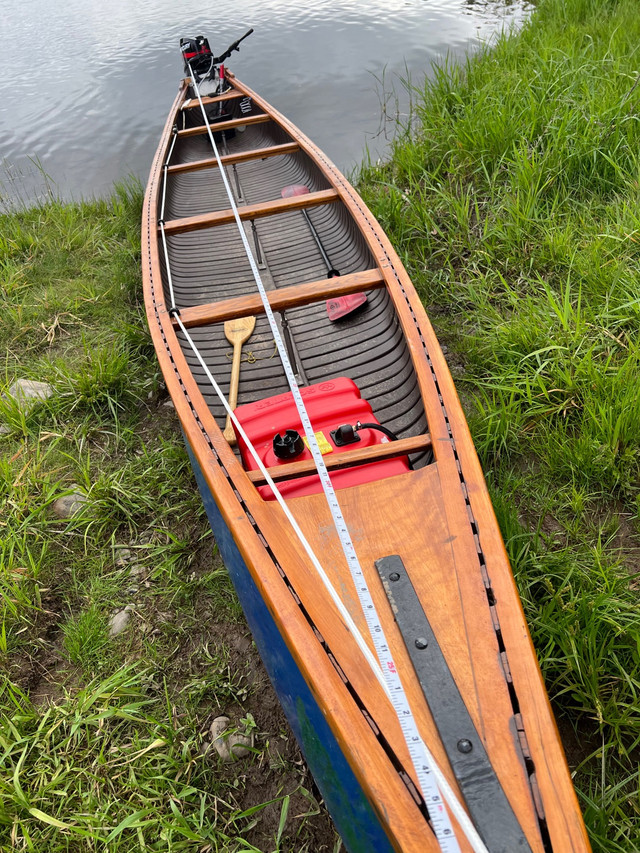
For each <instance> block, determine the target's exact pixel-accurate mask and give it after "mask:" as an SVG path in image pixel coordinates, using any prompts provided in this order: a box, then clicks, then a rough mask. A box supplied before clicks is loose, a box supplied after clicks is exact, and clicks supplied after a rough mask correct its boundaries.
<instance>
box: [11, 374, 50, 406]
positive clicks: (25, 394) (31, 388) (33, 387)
mask: <svg viewBox="0 0 640 853" xmlns="http://www.w3.org/2000/svg"><path fill="white" fill-rule="evenodd" d="M9 394H10V395H11V396H12V397H14V398H15V399H16V400H18V401H20V402H26V401H27V400H46V399H47V397H50V396H51V395H52V394H53V388H52V386H51V385H49V383H48V382H38V381H37V380H36V379H16V381H15V382H14V383H13V385H12V386H11V387H10V388H9Z"/></svg>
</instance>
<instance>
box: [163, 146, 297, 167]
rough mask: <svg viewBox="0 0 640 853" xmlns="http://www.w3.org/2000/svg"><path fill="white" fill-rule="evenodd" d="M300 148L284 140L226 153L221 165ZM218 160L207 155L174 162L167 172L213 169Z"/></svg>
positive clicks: (292, 151)
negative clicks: (189, 160)
mask: <svg viewBox="0 0 640 853" xmlns="http://www.w3.org/2000/svg"><path fill="white" fill-rule="evenodd" d="M299 150H300V146H299V145H298V143H297V142H285V143H283V144H282V145H269V146H268V147H267V148H252V149H251V151H238V153H237V154H226V155H225V156H223V157H221V158H220V159H221V160H222V165H223V166H227V165H231V164H232V163H246V162H247V161H249V160H265V159H266V158H267V157H277V156H279V155H281V154H294V153H295V152H296V151H299ZM217 165H218V161H217V160H216V158H215V157H207V159H206V160H192V161H191V162H187V163H176V164H175V165H174V166H169V167H168V169H167V172H168V173H169V174H170V175H175V174H176V173H178V172H195V171H197V170H198V169H215V168H216V167H217Z"/></svg>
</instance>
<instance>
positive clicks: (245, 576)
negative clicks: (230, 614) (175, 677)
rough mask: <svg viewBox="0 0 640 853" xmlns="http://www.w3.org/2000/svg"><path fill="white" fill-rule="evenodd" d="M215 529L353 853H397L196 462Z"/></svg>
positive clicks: (281, 693) (331, 810)
mask: <svg viewBox="0 0 640 853" xmlns="http://www.w3.org/2000/svg"><path fill="white" fill-rule="evenodd" d="M186 444H187V450H188V451H189V456H190V458H191V464H192V466H193V470H194V473H195V476H196V481H197V483H198V488H199V490H200V494H201V496H202V500H203V503H204V506H205V510H206V513H207V516H208V518H209V523H210V524H211V529H212V530H213V534H214V536H215V538H216V542H217V545H218V549H219V551H220V554H221V556H222V559H223V561H224V563H225V565H226V567H227V570H228V572H229V575H230V577H231V580H232V582H233V585H234V587H235V589H236V592H237V594H238V598H239V599H240V603H241V604H242V608H243V610H244V613H245V616H246V618H247V622H248V623H249V627H250V629H251V632H252V634H253V638H254V640H255V642H256V645H257V647H258V651H259V652H260V656H261V658H262V661H263V663H264V665H265V668H266V670H267V673H268V675H269V678H270V679H271V683H272V684H273V686H274V688H275V691H276V693H277V694H278V698H279V700H280V703H281V705H282V708H283V710H284V712H285V714H286V717H287V720H288V721H289V725H290V726H291V729H292V730H293V733H294V734H295V736H296V739H297V741H298V743H299V745H300V749H301V750H302V753H303V755H304V757H305V760H306V762H307V765H308V767H309V769H310V770H311V773H312V774H313V777H314V779H315V781H316V784H317V785H318V788H319V789H320V791H321V793H322V796H323V798H324V801H325V803H326V806H327V808H328V810H329V813H330V814H331V817H332V818H333V821H334V823H335V825H336V828H337V830H338V832H339V833H340V836H341V838H342V840H343V842H344V845H345V847H346V848H347V850H348V851H349V853H393V847H392V846H391V844H390V842H389V839H388V837H387V835H386V833H385V832H384V830H383V828H382V826H381V824H380V821H379V820H378V818H377V816H376V814H375V812H374V811H373V809H372V808H371V805H370V804H369V801H368V800H367V798H366V797H365V795H364V792H363V790H362V787H361V786H360V784H359V782H358V780H357V779H356V777H355V775H354V773H353V771H352V770H351V767H350V766H349V764H348V763H347V761H346V759H345V757H344V754H343V753H342V750H341V749H340V746H339V745H338V742H337V741H336V739H335V737H334V735H333V732H332V731H331V729H330V728H329V725H328V724H327V721H326V719H325V717H324V715H323V714H322V711H321V710H320V708H319V706H318V704H317V702H316V700H315V699H314V697H313V695H312V693H311V691H310V689H309V686H308V684H307V682H306V681H305V680H304V678H303V677H302V674H301V673H300V670H299V669H298V666H297V665H296V662H295V660H294V659H293V657H292V655H291V653H290V652H289V649H288V648H287V645H286V643H285V642H284V639H283V637H282V635H281V633H280V631H279V629H278V626H277V625H276V623H275V622H274V620H273V618H272V616H271V614H270V613H269V610H268V608H267V607H266V605H265V603H264V601H263V599H262V597H261V595H260V593H259V591H258V588H257V587H256V585H255V583H254V581H253V579H252V577H251V574H250V572H249V570H248V568H247V565H246V563H245V561H244V559H243V558H242V555H241V554H240V551H239V550H238V546H237V545H236V543H235V541H234V539H233V537H232V535H231V532H230V531H229V528H228V527H227V525H226V524H225V522H224V519H223V517H222V515H221V513H220V510H219V509H218V506H217V504H216V502H215V500H214V498H213V495H212V494H211V492H210V490H209V487H208V485H207V483H206V481H205V478H204V476H203V474H202V471H201V469H200V466H199V464H198V462H197V460H196V459H195V458H194V456H193V453H192V452H191V449H190V448H189V444H188V442H186Z"/></svg>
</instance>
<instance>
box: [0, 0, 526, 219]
mask: <svg viewBox="0 0 640 853" xmlns="http://www.w3.org/2000/svg"><path fill="white" fill-rule="evenodd" d="M531 8H532V7H531V6H530V5H529V3H528V2H527V0H510V1H509V0H314V2H313V3H311V2H309V0H262V2H260V3H256V2H249V0H235V2H233V3H231V2H230V1H229V0H219V2H218V3H217V4H215V3H212V4H205V3H202V2H199V3H198V2H195V0H182V2H181V3H180V4H177V3H175V2H172V0H65V2H64V3H62V2H55V0H54V1H53V2H52V0H21V1H20V0H0V16H1V18H0V19H1V20H2V45H3V49H2V51H0V88H1V89H2V95H1V97H0V206H2V204H5V205H6V204H11V203H15V202H18V203H29V202H31V201H35V200H37V199H39V198H42V197H43V196H44V195H45V194H46V193H47V192H53V193H55V195H57V196H59V197H61V198H63V199H70V198H76V199H79V198H88V197H92V196H101V195H104V194H106V193H108V192H109V190H110V188H111V187H112V185H113V182H114V181H116V180H118V179H121V178H124V177H126V176H127V175H135V176H137V177H140V178H141V179H142V180H143V181H145V180H146V176H147V174H148V171H149V167H150V165H151V159H152V156H153V153H154V150H155V147H156V145H157V141H158V138H159V135H160V132H161V129H162V127H163V124H164V120H165V118H166V115H167V113H168V111H169V107H170V105H171V103H172V101H173V99H174V97H175V93H176V91H177V87H178V83H179V80H180V78H181V76H182V63H181V58H180V51H179V39H180V36H192V35H197V34H199V33H203V34H204V35H206V36H208V38H209V40H210V42H211V46H212V49H213V50H214V53H221V52H222V50H223V49H224V48H226V47H227V46H228V45H229V44H230V43H231V42H233V41H235V40H236V39H237V38H238V37H239V36H241V35H242V34H243V33H244V32H246V30H247V29H249V28H250V27H253V28H254V30H255V31H254V33H253V35H251V36H250V37H249V38H248V39H247V40H246V41H245V42H243V43H242V46H241V50H240V52H239V53H234V54H233V58H232V60H230V61H229V63H228V64H229V67H230V68H231V69H232V70H233V71H234V72H235V73H236V75H237V76H238V77H239V78H240V79H241V80H243V81H244V82H245V83H247V84H248V85H249V86H251V87H252V88H254V89H256V90H257V91H258V92H259V93H260V94H262V95H263V96H264V97H266V99H267V100H268V101H270V102H271V103H272V104H273V105H274V106H275V107H277V108H278V109H279V110H280V111H281V112H283V113H284V114H285V115H286V116H287V117H288V118H290V119H291V120H292V121H293V122H294V123H295V124H297V125H298V126H299V127H300V128H301V129H302V130H303V131H304V132H305V133H306V134H307V135H308V136H310V137H311V138H312V139H313V140H314V141H315V142H316V143H317V144H318V145H319V146H320V147H321V148H322V149H323V150H324V151H325V152H326V153H327V154H328V155H329V157H330V158H331V159H332V160H333V161H334V162H335V163H336V164H337V165H338V166H339V167H340V168H342V169H344V170H345V171H347V172H348V171H349V170H350V169H352V168H353V167H354V166H355V165H356V164H358V163H359V162H361V161H362V159H363V157H364V156H365V155H366V152H367V151H369V153H370V155H371V156H372V157H374V158H377V157H378V156H384V152H385V143H386V136H388V133H390V132H391V127H392V121H391V120H388V121H387V122H385V121H381V115H382V114H384V113H385V110H386V114H387V115H388V117H389V119H392V118H394V117H395V116H396V114H397V113H398V112H399V113H401V114H402V113H406V110H407V105H408V100H409V99H408V96H407V94H406V92H405V91H404V89H403V86H402V84H401V82H400V79H401V78H405V79H406V78H407V77H409V78H410V79H411V81H412V82H413V83H414V84H417V83H418V82H419V81H420V80H421V79H423V78H424V75H425V74H426V73H428V70H429V65H430V63H431V61H433V60H442V59H444V58H445V57H447V56H450V57H452V58H458V57H460V56H461V55H462V54H463V53H464V52H465V51H470V50H473V49H475V48H477V46H478V45H480V44H481V43H483V42H487V41H490V40H491V39H492V38H493V37H494V36H495V34H496V33H498V32H500V31H501V30H503V29H509V28H510V27H517V26H519V25H520V24H521V23H522V22H523V21H524V20H525V18H526V16H527V15H528V14H529V12H530V11H531ZM393 91H395V92H396V95H397V97H396V96H394V95H393V94H392V92H393ZM45 175H46V177H45Z"/></svg>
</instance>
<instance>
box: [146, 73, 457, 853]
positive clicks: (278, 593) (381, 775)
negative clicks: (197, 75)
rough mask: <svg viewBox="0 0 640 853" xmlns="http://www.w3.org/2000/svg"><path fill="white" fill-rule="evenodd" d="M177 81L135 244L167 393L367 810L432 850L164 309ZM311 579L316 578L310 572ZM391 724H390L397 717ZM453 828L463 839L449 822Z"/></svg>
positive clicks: (390, 829) (329, 629)
mask: <svg viewBox="0 0 640 853" xmlns="http://www.w3.org/2000/svg"><path fill="white" fill-rule="evenodd" d="M186 89H187V87H186V85H185V86H183V88H182V89H181V91H180V92H179V94H178V97H177V98H176V102H175V103H174V107H173V109H172V111H171V112H170V115H169V120H168V121H167V124H166V126H165V130H164V133H163V135H162V137H161V140H160V143H159V147H158V151H157V154H156V158H155V160H154V167H153V168H152V173H151V179H150V183H149V186H148V189H147V194H146V197H145V206H144V210H145V213H144V219H143V233H142V242H143V245H144V244H145V243H146V245H147V247H148V252H149V266H148V267H146V266H144V265H143V277H144V279H145V285H146V286H145V306H146V309H147V313H148V317H149V321H150V323H149V325H150V330H151V335H152V338H153V340H154V343H155V345H156V351H157V354H158V360H159V363H160V366H161V369H162V371H163V375H164V376H165V380H166V383H167V388H168V390H169V391H170V393H171V396H172V399H173V400H174V403H175V407H176V413H177V415H178V417H179V419H180V422H181V425H182V428H183V430H184V433H185V437H186V439H187V441H188V442H189V445H190V446H191V448H192V450H193V452H194V454H195V455H196V457H197V458H198V459H200V460H201V465H202V472H203V476H204V477H205V480H206V481H207V485H208V487H209V489H210V490H211V492H212V494H213V495H214V496H215V497H216V502H217V504H218V507H219V509H220V512H221V514H222V517H223V519H224V521H225V523H226V524H227V526H228V527H229V529H230V530H232V531H233V532H234V538H235V540H236V543H237V546H238V549H239V551H240V553H241V555H242V557H243V559H244V560H245V562H246V565H247V567H248V568H249V570H250V571H251V574H252V577H253V580H254V582H255V583H256V586H257V588H258V590H259V591H260V593H261V595H262V596H263V599H264V601H265V603H266V606H267V608H268V610H269V611H270V613H271V614H272V616H273V618H274V620H275V621H276V622H277V624H279V625H286V626H287V627H286V630H283V638H284V640H285V642H286V644H287V647H288V649H289V651H290V653H291V655H292V657H293V658H294V660H295V661H296V664H297V666H298V668H299V670H300V672H301V674H302V676H303V678H305V680H306V681H307V683H308V684H309V685H310V686H311V687H312V690H313V692H314V695H315V696H316V698H317V700H318V702H319V704H320V706H321V707H322V708H323V709H324V711H325V714H326V717H327V721H328V723H329V725H330V727H331V729H332V731H333V732H334V736H335V737H336V739H337V741H338V743H339V744H340V747H341V749H342V751H343V753H344V755H345V757H346V758H347V760H348V761H349V764H350V765H351V767H352V769H353V771H354V773H355V775H356V777H357V779H358V781H359V783H360V784H361V786H362V788H363V790H364V791H365V793H366V795H367V797H368V798H369V800H370V802H371V803H372V805H373V806H374V809H376V811H378V816H379V819H380V821H381V824H382V825H383V826H384V827H385V828H386V831H387V833H388V835H389V838H390V839H391V840H392V841H393V843H394V846H398V841H397V839H402V853H440V850H439V845H438V843H437V840H436V838H435V836H434V835H432V834H431V833H430V831H429V830H428V827H427V825H426V824H425V822H424V820H423V818H422V815H421V813H420V812H419V810H418V808H417V806H416V803H415V801H414V799H413V797H412V795H411V794H410V792H409V791H408V789H407V787H406V785H405V784H404V782H403V781H402V780H401V778H400V777H399V775H398V773H397V772H396V771H395V769H394V768H393V766H392V765H391V763H390V762H389V760H388V757H387V755H386V752H385V750H384V749H383V748H382V746H381V744H380V741H379V739H378V737H377V736H376V735H375V734H374V732H373V731H372V728H371V726H370V725H369V724H368V723H367V721H366V719H365V717H364V716H363V715H362V714H361V713H360V711H359V710H358V709H357V707H355V706H354V703H353V698H352V694H351V693H350V691H349V689H348V688H347V686H346V685H345V683H344V681H343V679H342V677H341V676H340V675H339V674H338V671H337V670H336V668H335V666H334V665H333V664H332V662H331V660H330V658H329V657H328V656H327V651H326V649H325V648H324V647H323V646H322V644H321V643H320V642H319V640H318V635H317V634H316V631H315V630H313V628H312V626H311V625H310V623H309V621H308V620H307V619H305V618H304V617H303V615H302V613H301V610H300V607H299V604H297V603H296V601H295V599H294V598H293V597H292V595H291V592H290V589H289V587H288V586H287V584H286V582H285V579H283V578H282V577H281V575H280V574H279V572H278V571H277V568H276V566H275V564H274V562H273V558H272V556H270V554H269V552H268V551H267V549H266V547H265V543H264V540H266V539H267V537H270V536H273V535H274V534H277V535H278V536H279V540H278V549H277V550H278V559H279V560H281V561H283V562H284V563H285V564H286V565H291V564H294V565H295V564H297V565H304V564H305V562H306V554H305V553H304V552H303V551H302V549H301V546H300V543H299V542H298V540H297V539H296V537H295V536H293V534H292V533H291V531H290V530H289V529H288V525H286V524H283V523H282V518H278V516H280V515H281V513H280V511H279V509H276V512H275V513H274V512H273V504H271V505H270V506H269V507H267V508H266V509H268V511H265V508H264V507H263V506H262V504H263V503H264V502H262V501H261V500H260V501H256V497H257V492H256V490H255V487H254V486H253V485H252V484H251V483H250V482H249V480H248V478H247V477H246V473H245V472H244V470H243V469H242V466H241V465H240V464H239V462H238V460H237V459H236V457H235V455H234V454H233V451H232V450H231V448H230V447H229V445H228V443H227V442H226V441H225V440H224V438H223V436H222V431H221V430H220V428H219V427H218V425H217V424H216V422H215V420H214V418H213V416H212V415H211V412H210V411H209V409H208V407H207V405H206V403H205V401H204V399H203V397H202V394H201V392H200V389H199V388H198V385H197V383H196V382H195V380H194V378H193V376H192V374H191V372H190V370H189V367H188V365H187V362H186V359H185V357H184V355H183V353H182V350H181V348H180V345H179V342H178V340H177V338H176V335H175V331H174V329H173V327H172V325H171V322H170V318H169V315H168V314H167V311H166V303H165V299H164V294H163V292H162V286H161V281H162V279H161V267H160V260H159V252H158V245H157V241H156V238H155V234H156V232H157V204H158V197H159V191H160V188H161V182H160V176H161V165H162V162H163V161H164V157H165V156H166V153H167V151H168V148H169V144H170V140H171V135H172V126H173V122H174V118H175V113H176V111H177V109H178V106H179V103H180V101H181V100H182V98H183V97H184V93H185V91H186ZM194 412H197V413H198V420H196V419H195V418H194ZM245 505H246V506H249V505H250V506H251V515H252V516H253V518H254V520H255V523H254V524H252V523H251V522H250V520H249V517H248V515H247V512H246V510H245V509H244V507H245ZM258 530H259V531H260V533H259V534H258V532H257V531H258ZM257 567H259V570H258V569H257ZM314 582H317V581H315V579H314ZM320 617H321V618H319V619H316V620H315V625H316V628H317V630H318V631H319V633H320V634H321V635H322V636H328V637H329V636H330V637H331V638H332V642H331V646H330V647H331V648H335V649H339V648H345V647H347V646H349V647H350V646H351V640H350V635H349V633H348V631H347V630H346V628H345V626H344V624H343V622H342V620H341V619H340V618H339V617H338V616H337V614H336V613H335V612H334V609H333V607H331V606H326V604H325V606H324V607H323V608H322V612H321V614H320ZM352 657H353V661H354V664H355V671H354V676H353V677H352V678H351V687H352V689H353V690H354V691H355V692H356V694H357V695H362V696H367V695H368V694H372V693H373V694H375V695H377V696H378V698H379V704H380V705H381V708H380V709H373V710H372V709H369V713H370V716H371V719H372V720H373V721H374V722H375V723H376V725H378V727H379V728H381V729H385V728H386V730H387V731H388V732H389V731H391V732H392V728H391V727H392V725H393V722H394V720H395V715H394V714H393V711H392V709H391V707H390V705H389V703H388V701H387V700H386V697H379V688H378V686H377V681H376V679H375V677H374V675H373V673H372V672H371V670H370V669H369V667H368V665H367V664H366V662H365V661H364V658H362V656H361V654H360V653H359V652H358V651H357V650H356V651H355V652H354V654H353V656H352ZM395 724H396V727H397V720H395ZM387 738H390V739H391V740H392V741H393V740H394V738H393V734H391V735H389V734H387ZM395 751H396V754H397V756H398V760H399V761H400V762H401V763H402V764H403V766H404V767H405V768H406V772H407V773H408V775H409V776H412V769H411V763H410V760H409V756H408V754H407V753H406V746H404V743H403V741H402V739H401V738H398V744H397V748H396V749H395ZM435 753H436V755H437V757H438V759H439V760H440V761H441V762H442V766H443V768H444V769H445V772H446V769H447V768H446V760H445V759H444V756H443V755H442V753H441V752H440V754H438V748H437V745H436V749H435ZM365 768H366V770H365ZM447 775H448V776H449V778H450V782H451V783H452V784H453V786H454V789H457V785H456V783H455V780H453V779H452V776H451V774H450V773H448V774H447ZM414 784H415V780H414ZM376 803H384V807H383V811H382V812H381V811H380V810H379V809H377V808H376ZM454 828H455V829H456V831H457V834H458V835H459V836H460V837H461V838H462V835H461V833H460V829H459V827H457V824H456V823H455V822H454ZM460 847H461V850H462V853H472V851H471V848H470V846H469V845H468V844H467V843H466V842H465V841H464V839H463V840H462V842H461V844H460ZM398 850H400V847H398Z"/></svg>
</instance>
